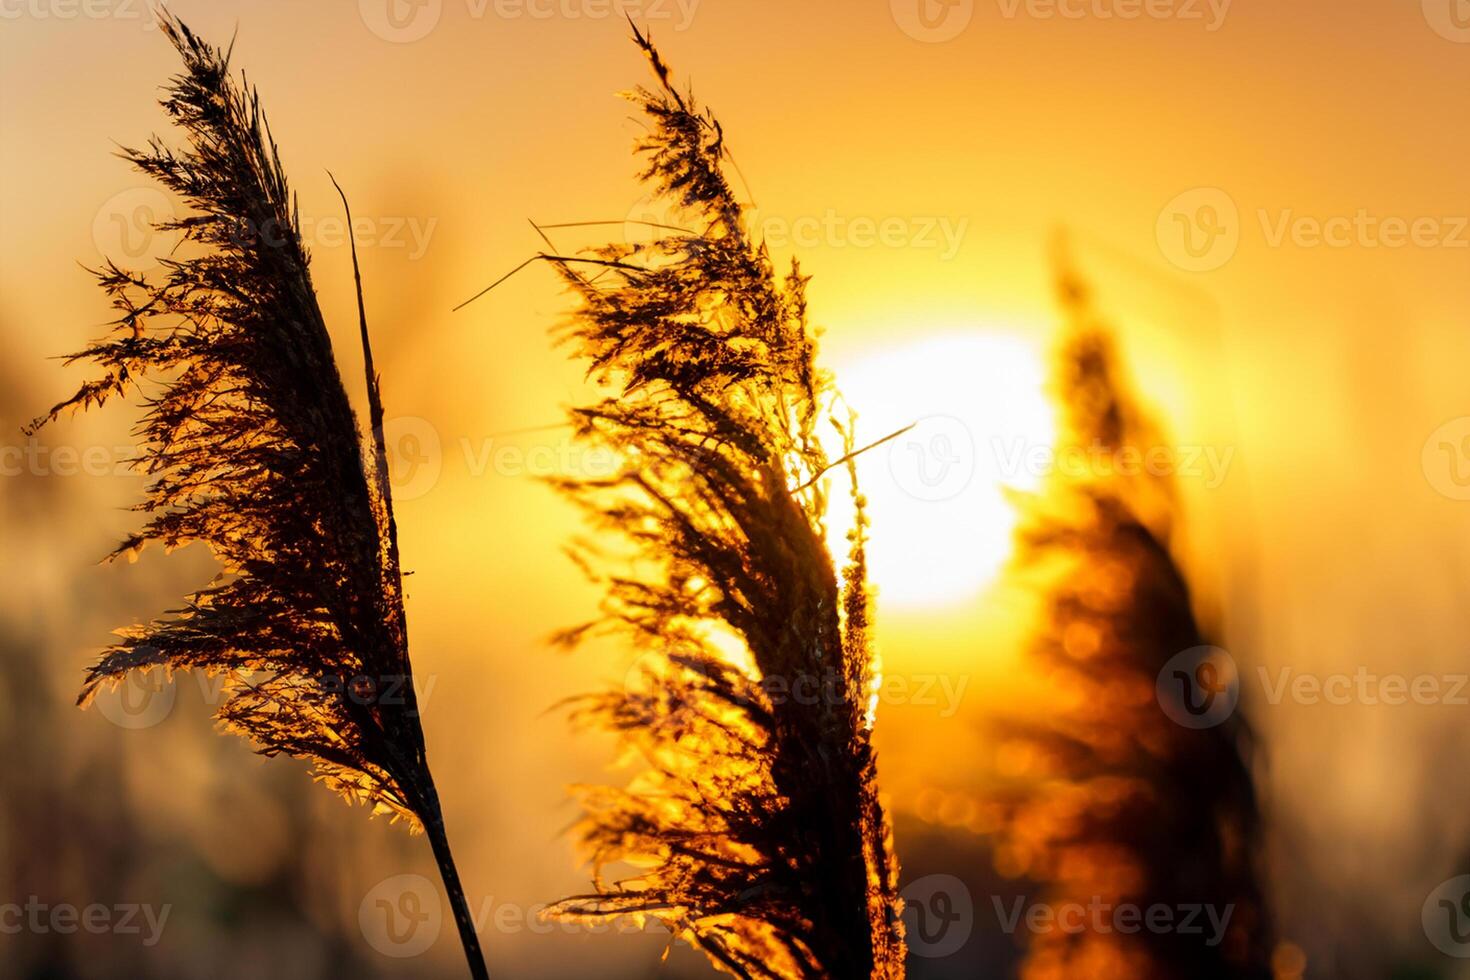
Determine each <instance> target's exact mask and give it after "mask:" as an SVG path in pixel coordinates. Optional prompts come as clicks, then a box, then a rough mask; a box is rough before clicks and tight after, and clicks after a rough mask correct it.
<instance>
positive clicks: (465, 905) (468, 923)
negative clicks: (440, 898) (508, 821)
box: [424, 813, 490, 980]
mask: <svg viewBox="0 0 1470 980" xmlns="http://www.w3.org/2000/svg"><path fill="white" fill-rule="evenodd" d="M424 832H425V833H426V834H428V836H429V844H430V846H432V847H433V848H434V860H435V861H436V862H437V863H438V865H439V877H441V878H443V879H444V890H445V892H447V893H448V895H449V908H450V909H451V911H453V913H454V924H455V925H456V926H458V927H459V941H460V942H461V943H462V944H463V945H464V958H465V960H466V961H467V962H468V963H469V966H470V976H471V977H473V978H474V980H490V971H489V970H488V969H486V967H485V954H484V953H482V952H480V936H479V934H478V933H476V932H475V920H474V919H473V918H471V917H470V906H469V902H468V901H466V900H465V896H464V886H463V885H461V884H460V883H459V872H458V871H457V870H455V867H454V855H453V854H452V853H450V850H449V835H448V834H446V833H445V832H444V818H443V817H441V816H440V815H439V814H438V813H433V814H430V815H429V818H428V819H427V820H425V821H424Z"/></svg>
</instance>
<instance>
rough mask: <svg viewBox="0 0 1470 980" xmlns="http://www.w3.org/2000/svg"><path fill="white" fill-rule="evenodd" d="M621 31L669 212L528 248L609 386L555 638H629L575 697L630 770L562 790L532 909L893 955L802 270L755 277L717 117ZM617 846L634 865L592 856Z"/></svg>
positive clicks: (738, 952) (810, 967)
mask: <svg viewBox="0 0 1470 980" xmlns="http://www.w3.org/2000/svg"><path fill="white" fill-rule="evenodd" d="M635 38H636V40H637V43H638V44H639V46H640V47H641V48H642V50H643V51H644V53H645V54H646V55H647V56H648V59H649V61H650V63H651V64H652V66H653V71H654V74H655V75H656V77H657V80H658V84H657V86H656V87H654V88H653V89H651V90H650V89H639V90H637V91H636V92H634V93H632V95H631V96H630V97H631V98H632V100H633V101H634V102H635V103H637V104H638V105H639V106H640V107H641V108H642V109H643V111H644V112H645V113H646V114H647V116H648V119H649V122H650V126H649V131H648V133H647V135H646V136H645V137H644V138H643V139H642V140H641V141H640V142H639V144H638V146H637V150H638V152H639V153H640V154H642V156H643V159H644V161H645V163H646V167H645V169H644V170H643V172H642V175H641V176H642V179H643V181H644V182H645V183H646V184H648V185H649V186H650V187H651V188H652V189H653V190H655V191H656V192H657V193H658V194H660V195H662V196H663V197H664V198H665V199H666V200H667V201H668V202H669V203H670V205H671V206H672V207H673V208H674V210H675V211H676V212H677V213H678V215H679V220H680V221H681V222H684V223H686V224H687V228H686V229H684V230H679V231H675V230H672V229H669V228H662V229H660V230H659V232H658V237H656V238H655V240H653V241H651V242H648V243H646V244H637V245H632V244H617V245H608V246H606V247H603V248H600V249H597V250H596V251H594V252H592V253H589V254H587V255H585V256H582V257H572V256H557V255H546V256H544V257H545V258H547V259H549V260H550V261H552V262H553V263H554V264H555V266H556V267H557V269H558V270H559V272H560V274H561V276H562V277H563V279H564V280H565V282H566V284H567V285H568V286H569V287H570V288H571V290H572V291H573V292H574V293H575V294H576V295H577V296H578V297H579V299H580V308H579V310H578V312H577V313H576V315H575V316H574V318H573V319H572V321H571V322H570V324H569V326H568V327H567V328H566V332H565V337H566V339H567V341H568V342H570V343H571V344H572V345H573V346H574V348H575V350H576V353H577V354H578V355H580V356H581V357H583V358H585V359H586V360H587V361H588V362H589V364H590V372H591V375H592V377H593V378H594V379H595V380H597V381H598V382H599V383H601V384H602V385H603V386H605V387H606V388H607V389H609V394H608V395H607V397H606V398H604V399H603V400H602V401H599V402H597V403H596V404H593V405H589V406H587V407H583V408H578V409H575V410H574V411H573V412H572V418H573V424H574V426H575V429H576V433H577V436H578V438H580V439H582V440H584V441H585V442H586V443H588V444H592V445H598V446H606V447H611V449H613V450H614V451H616V452H617V453H618V454H619V455H620V457H621V459H622V460H623V465H622V468H621V470H620V472H618V473H617V474H616V475H615V476H613V477H612V478H610V479H601V480H596V479H587V480H571V481H567V482H565V483H564V484H563V485H562V486H563V489H565V491H566V492H567V493H568V494H569V495H570V496H571V497H572V498H574V499H575V500H577V501H579V502H580V503H581V504H583V505H585V507H586V509H587V512H588V513H589V514H590V515H591V520H592V522H593V524H594V525H595V526H596V527H597V528H599V529H601V530H604V531H607V532H611V533H613V534H615V535H618V536H620V538H621V540H623V541H624V542H625V543H626V545H627V550H626V551H625V552H622V553H620V554H616V555H612V554H606V553H598V552H597V551H595V550H593V549H592V548H590V546H589V547H587V548H584V549H581V552H582V557H583V558H584V559H585V561H586V564H587V567H588V568H589V569H602V570H609V569H615V570H609V571H604V572H602V573H599V572H593V574H594V577H597V578H598V579H599V580H600V581H601V582H602V583H603V584H604V585H605V586H606V596H605V599H604V602H603V604H602V616H601V618H600V619H598V620H596V621H595V622H593V623H589V624H586V625H585V626H583V627H580V628H578V629H576V630H572V631H569V632H568V633H567V634H565V635H564V636H563V639H564V640H565V641H566V642H568V643H571V642H575V641H576V640H577V639H578V638H579V637H581V636H583V635H584V634H587V633H589V632H592V633H597V632H603V631H610V632H615V633H621V634H623V635H626V636H629V637H631V639H632V642H633V644H634V645H635V647H636V648H637V649H638V650H639V651H640V652H643V653H644V654H645V656H644V658H643V660H642V668H641V669H640V670H638V671H636V672H635V673H634V675H633V677H632V678H631V679H630V682H629V683H628V685H626V687H625V689H623V690H617V691H611V692H608V693H605V694H601V695H596V696H592V697H590V698H586V699H583V700H581V701H580V702H579V710H578V716H579V717H580V718H581V719H583V720H585V721H592V722H595V723H599V724H602V725H605V726H607V727H608V728H610V729H612V730H613V731H616V732H617V733H619V734H620V735H621V736H622V737H623V738H624V739H625V740H626V741H627V743H628V744H629V745H630V746H632V747H633V748H635V749H636V750H638V751H639V752H640V753H641V756H642V758H643V760H644V762H646V763H647V769H646V771H645V772H643V774H642V775H640V776H639V777H638V778H637V780H636V781H635V782H634V783H633V784H632V785H630V786H629V787H627V788H626V789H611V788H603V789H596V790H589V791H587V792H586V794H585V804H586V807H587V811H588V815H587V818H586V822H585V824H584V827H583V834H584V839H585V842H586V844H587V845H588V847H589V849H590V852H591V855H592V858H593V861H594V863H595V866H596V868H597V877H596V881H595V885H596V888H595V891H594V892H593V893H592V894H588V895H582V896H577V897H573V898H569V899H566V900H564V901H562V902H561V903H559V904H558V905H557V906H555V907H554V909H553V912H554V913H556V914H559V915H563V916H574V917H604V916H619V915H629V916H635V917H650V918H653V919H657V920H661V921H662V922H664V923H665V924H666V925H667V926H668V927H669V928H670V929H671V930H672V931H673V932H674V933H676V934H678V935H680V936H682V937H684V938H686V939H688V940H689V941H691V942H692V943H694V944H696V945H698V946H699V947H700V948H702V949H703V950H704V951H705V953H706V954H707V955H708V956H709V958H710V959H711V960H712V961H713V962H714V963H715V964H716V965H717V966H718V967H720V968H722V969H724V970H726V971H728V972H729V973H732V974H734V975H736V976H742V977H838V978H857V977H885V978H889V977H898V976H901V975H902V973H903V957H904V943H903V935H902V925H901V923H900V919H899V900H898V898H897V895H896V887H895V880H896V860H895V858H894V856H893V851H892V846H891V843H890V835H889V828H888V824H887V820H886V817H885V815H884V813H883V810H882V808H881V807H880V806H879V803H878V795H877V790H876V788H875V761H874V753H873V748H872V740H871V739H872V721H873V718H872V706H873V694H874V690H875V687H874V679H873V676H872V660H873V658H872V653H871V651H870V649H869V644H868V636H867V627H868V615H869V612H868V601H869V594H868V586H867V582H866V575H865V562H864V539H863V526H862V524H861V518H860V523H859V526H858V529H857V531H856V532H855V534H854V535H853V537H852V541H851V550H850V554H849V556H848V559H847V562H846V565H845V567H844V568H843V570H842V573H841V575H840V576H839V574H838V572H837V570H836V568H835V567H834V563H833V559H832V557H831V556H830V555H829V553H828V551H827V548H826V545H825V543H824V529H823V515H824V513H825V508H826V501H825V497H824V493H825V491H824V488H823V486H822V484H821V482H820V481H819V480H818V477H819V476H820V475H821V474H823V473H824V472H825V471H826V470H827V469H828V467H829V465H830V464H829V460H828V458H827V456H826V455H825V454H824V451H823V449H822V447H821V445H820V444H819V442H818V438H817V434H816V428H817V426H818V425H819V423H820V417H821V415H822V413H823V411H824V409H823V404H824V400H825V399H828V398H829V397H830V391H829V381H828V379H827V378H826V377H825V375H823V374H822V373H821V372H819V371H818V369H817V368H816V366H815V362H814V356H815V344H814V341H813V337H812V333H811V331H810V329H809V328H808V325H807V311H806V297H805V286H806V282H807V280H806V278H805V277H804V276H802V275H801V273H800V270H799V269H798V268H797V267H796V266H795V264H793V266H792V268H791V270H790V271H789V272H788V273H787V274H786V275H784V276H780V275H778V274H777V272H776V271H775V270H774V268H773V266H772V263H771V260H770V258H769V256H768V255H767V252H766V250H765V248H764V246H763V245H761V244H758V243H757V242H755V241H753V240H752V239H751V237H750V235H749V232H748V231H747V229H746V227H745V223H744V212H743V210H742V207H741V205H740V204H739V203H738V201H737V198H736V195H735V193H734V191H733V190H732V189H731V187H730V184H729V183H728V181H727V178H726V172H725V170H724V162H725V161H724V158H725V152H724V144H723V134H722V132H721V129H720V125H719V123H718V122H717V121H716V120H715V118H714V117H713V116H712V115H710V114H709V113H708V112H707V111H705V110H702V109H701V108H699V107H698V106H697V105H696V104H695V102H694V99H693V97H692V95H686V94H680V93H679V92H678V91H676V90H675V88H674V86H673V83H672V81H671V79H670V75H669V69H668V68H667V66H666V65H665V64H664V62H663V61H662V60H661V59H660V57H659V55H658V54H657V52H656V51H655V50H654V48H653V46H652V45H651V44H650V43H649V42H648V41H647V39H646V38H644V37H643V36H642V35H641V34H638V33H637V32H636V28H635ZM584 273H585V274H584ZM839 462H841V461H839ZM849 475H851V473H849ZM854 493H856V490H854ZM858 505H859V511H860V512H861V508H862V501H861V499H860V498H859V499H858ZM624 559H626V562H625V561H624ZM623 862H627V863H630V864H632V865H634V866H635V867H636V869H637V870H636V871H634V872H631V873H630V874H629V875H628V876H627V877H622V878H613V877H609V876H608V875H607V874H606V873H605V872H606V869H608V867H609V866H610V865H614V864H619V863H623Z"/></svg>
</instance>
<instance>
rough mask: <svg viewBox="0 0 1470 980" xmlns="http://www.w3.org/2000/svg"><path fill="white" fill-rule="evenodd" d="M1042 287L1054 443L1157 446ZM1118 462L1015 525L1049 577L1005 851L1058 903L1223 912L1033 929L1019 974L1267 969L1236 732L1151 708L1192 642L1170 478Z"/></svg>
mask: <svg viewBox="0 0 1470 980" xmlns="http://www.w3.org/2000/svg"><path fill="white" fill-rule="evenodd" d="M1058 290H1059V294H1060V299H1061V304H1062V307H1063V309H1064V312H1065V316H1066V321H1067V325H1066V329H1065V336H1064V340H1063V342H1062V345H1061V349H1060V352H1059V355H1058V356H1057V359H1056V362H1055V375H1054V386H1055V389H1056V395H1057V397H1058V399H1059V401H1060V403H1061V405H1062V408H1063V421H1064V424H1063V425H1062V427H1061V428H1062V432H1061V436H1060V447H1059V448H1060V450H1061V451H1063V452H1065V451H1067V450H1069V449H1073V450H1081V451H1085V452H1087V453H1088V454H1095V455H1092V456H1091V458H1094V459H1101V460H1106V461H1117V460H1120V459H1122V458H1123V454H1125V453H1128V452H1134V453H1139V454H1142V453H1146V452H1147V451H1148V450H1149V449H1150V448H1152V447H1158V446H1161V445H1163V444H1162V442H1161V441H1160V440H1159V439H1158V437H1157V434H1156V432H1155V429H1154V426H1153V424H1152V423H1151V421H1150V420H1149V419H1148V418H1147V417H1146V415H1145V414H1144V413H1143V412H1142V411H1140V409H1139V408H1138V407H1137V406H1136V404H1135V403H1134V401H1133V399H1132V397H1131V395H1130V394H1129V390H1128V385H1127V384H1126V382H1125V381H1124V378H1123V375H1122V371H1121V368H1120V365H1119V363H1118V358H1117V355H1116V352H1115V349H1114V343H1113V339H1112V335H1111V333H1110V331H1109V329H1108V328H1107V327H1106V326H1105V325H1104V324H1103V323H1102V322H1101V321H1100V319H1099V318H1098V316H1097V314H1096V312H1095V311H1094V309H1093V306H1092V303H1091V300H1090V298H1089V295H1088V289H1087V287H1086V285H1085V284H1083V282H1082V281H1081V280H1080V279H1079V278H1078V276H1077V275H1076V274H1075V273H1074V271H1073V270H1072V268H1071V267H1070V265H1069V264H1068V263H1067V262H1066V261H1065V260H1064V259H1063V260H1060V262H1059V269H1058ZM1135 458H1143V457H1142V456H1141V455H1140V456H1138V457H1135ZM1120 469H1126V468H1124V467H1118V468H1114V467H1112V466H1111V465H1105V464H1099V465H1097V466H1095V467H1092V468H1091V470H1090V471H1089V472H1085V473H1080V474H1079V473H1077V472H1076V471H1075V470H1074V469H1072V468H1069V472H1067V473H1065V474H1064V473H1062V472H1061V471H1058V473H1056V474H1055V475H1054V476H1053V477H1052V478H1051V481H1050V486H1049V487H1047V488H1046V490H1045V491H1044V492H1043V494H1042V495H1041V496H1040V497H1039V498H1037V499H1034V500H1033V501H1031V504H1030V508H1029V512H1028V515H1027V521H1026V523H1025V525H1024V526H1023V529H1022V532H1021V535H1020V542H1019V555H1018V557H1019V561H1020V563H1021V564H1022V565H1023V566H1025V567H1028V568H1030V569H1033V570H1036V571H1038V572H1039V573H1042V574H1047V575H1048V577H1047V578H1046V579H1045V581H1046V582H1047V591H1046V595H1045V621H1044V626H1043V627H1042V630H1041V634H1040V635H1039V636H1038V637H1037V639H1036V642H1035V646H1034V650H1033V657H1034V659H1035V662H1036V663H1037V665H1038V666H1039V667H1041V668H1042V669H1043V670H1044V671H1045V673H1046V676H1047V677H1048V678H1049V683H1050V684H1051V686H1052V690H1053V692H1054V698H1053V699H1052V700H1051V701H1049V702H1048V703H1047V707H1046V710H1047V713H1048V718H1047V719H1046V721H1044V722H1037V721H1027V722H1023V723H1020V724H1018V725H1017V726H1016V727H1015V728H1014V729H1012V730H1011V732H1010V734H1011V736H1012V737H1013V738H1015V739H1016V740H1017V742H1018V744H1020V745H1023V746H1027V747H1028V748H1029V749H1030V754H1031V755H1032V756H1033V757H1034V758H1036V759H1039V760H1040V763H1039V765H1038V766H1037V768H1038V769H1039V770H1040V771H1039V772H1033V773H1031V774H1030V775H1031V777H1032V780H1031V781H1030V782H1029V783H1028V785H1027V787H1026V789H1025V790H1023V791H1022V792H1021V794H1020V798H1019V799H1018V800H1014V801H1013V802H1014V807H1013V809H1012V811H1011V813H1010V819H1009V822H1008V828H1007V829H1006V830H1005V831H1004V833H1003V840H1002V847H1003V848H1005V849H1008V850H1009V851H1010V853H1011V854H1012V855H1020V856H1021V858H1022V860H1021V862H1020V863H1021V866H1024V867H1026V868H1027V869H1028V874H1029V875H1030V876H1031V877H1033V878H1035V879H1039V880H1040V881H1041V882H1042V883H1043V884H1044V886H1045V891H1046V900H1048V901H1050V902H1052V903H1054V904H1055V905H1057V906H1060V905H1063V904H1066V903H1077V904H1080V905H1082V906H1084V907H1087V906H1088V905H1089V903H1091V902H1094V901H1095V902H1099V903H1102V904H1103V905H1104V906H1105V907H1108V908H1116V907H1117V906H1118V905H1120V904H1124V903H1130V904H1132V905H1136V906H1138V907H1139V908H1140V909H1148V908H1149V907H1150V906H1152V905H1155V904H1161V905H1164V906H1168V907H1169V908H1171V909H1173V910H1175V914H1176V916H1179V917H1182V916H1183V915H1184V914H1186V913H1185V911H1184V909H1185V907H1186V906H1190V905H1195V906H1206V907H1213V908H1214V909H1216V910H1217V914H1218V915H1219V916H1222V917H1223V916H1224V915H1225V914H1226V912H1227V910H1228V912H1229V915H1230V918H1229V922H1228V927H1227V928H1226V931H1225V933H1224V935H1223V939H1222V941H1220V942H1219V943H1218V945H1211V944H1210V943H1208V942H1207V941H1206V940H1207V939H1209V938H1210V932H1211V930H1210V929H1209V928H1208V927H1206V928H1205V929H1204V930H1203V932H1202V934H1193V933H1189V932H1187V931H1179V930H1165V931H1159V930H1155V929H1139V930H1137V931H1136V932H1135V933H1134V934H1131V935H1127V934H1123V933H1121V932H1120V931H1118V930H1113V929H1099V928H1094V927H1093V925H1092V920H1089V921H1088V925H1087V928H1084V929H1082V930H1081V931H1077V932H1065V931H1062V930H1052V931H1049V932H1039V933H1037V934H1035V935H1034V936H1032V937H1031V945H1030V948H1029V950H1028V954H1027V958H1026V961H1025V963H1024V965H1023V967H1022V970H1021V976H1022V977H1023V978H1025V980H1060V978H1068V977H1079V976H1087V977H1098V978H1115V977H1116V978H1120V980H1122V978H1129V980H1201V978H1206V980H1207V978H1227V977H1230V978H1241V977H1269V976H1270V975H1271V973H1270V969H1269V965H1268V964H1269V958H1270V954H1271V948H1272V947H1271V939H1270V928H1269V923H1268V922H1267V919H1266V914H1265V909H1264V903H1263V901H1262V896H1261V891H1260V887H1259V885H1258V882H1257V879H1256V874H1255V861H1256V859H1257V855H1258V854H1259V844H1260V842H1259V819H1260V818H1259V813H1258V808H1257V802H1256V797H1255V791H1254V788H1253V784H1252V781H1251V775H1250V769H1249V766H1250V758H1251V752H1252V745H1253V740H1252V736H1251V733H1250V731H1249V729H1248V727H1247V726H1246V724H1245V722H1244V720H1243V719H1242V718H1241V716H1240V714H1239V713H1238V712H1237V713H1235V714H1234V715H1233V716H1231V717H1229V718H1228V719H1226V720H1224V721H1223V722H1221V723H1220V724H1218V725H1215V726H1214V727H1202V728H1197V729H1196V728H1188V727H1184V726H1182V725H1180V724H1177V723H1176V722H1175V721H1173V720H1171V719H1170V718H1169V717H1168V716H1166V714H1165V713H1164V712H1163V711H1162V710H1161V709H1160V704H1159V703H1158V702H1156V700H1155V683H1156V678H1157V677H1158V675H1159V673H1160V671H1161V670H1163V669H1164V667H1165V665H1166V664H1167V663H1168V662H1169V661H1170V659H1171V658H1173V657H1174V656H1175V655H1176V654H1179V653H1181V652H1182V651H1186V650H1190V649H1192V648H1196V647H1201V646H1205V645H1207V644H1208V642H1209V641H1208V640H1207V639H1206V638H1205V637H1204V636H1203V635H1202V630H1201V628H1200V626H1199V625H1198V623H1197V622H1196V619H1195V615H1194V612H1193V609H1192V600H1191V594H1190V587H1189V583H1188V581H1187V580H1186V578H1185V575H1184V571H1183V569H1182V568H1181V567H1180V566H1179V564H1178V563H1177V562H1176V560H1175V558H1174V556H1173V553H1172V552H1171V545H1170V538H1171V529H1172V527H1173V525H1174V523H1175V522H1176V520H1177V511H1178V507H1177V502H1176V498H1175V488H1174V485H1173V483H1172V482H1171V479H1170V478H1169V477H1168V476H1161V475H1156V474H1157V473H1158V468H1157V467H1155V468H1154V469H1153V471H1152V472H1151V471H1150V470H1148V469H1140V470H1139V472H1138V473H1137V475H1129V474H1127V473H1121V472H1119V470H1120ZM1043 570H1044V571H1043ZM1199 916H1200V917H1201V918H1200V921H1203V916H1204V912H1202V911H1201V912H1200V913H1199ZM1176 921H1177V920H1176Z"/></svg>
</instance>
